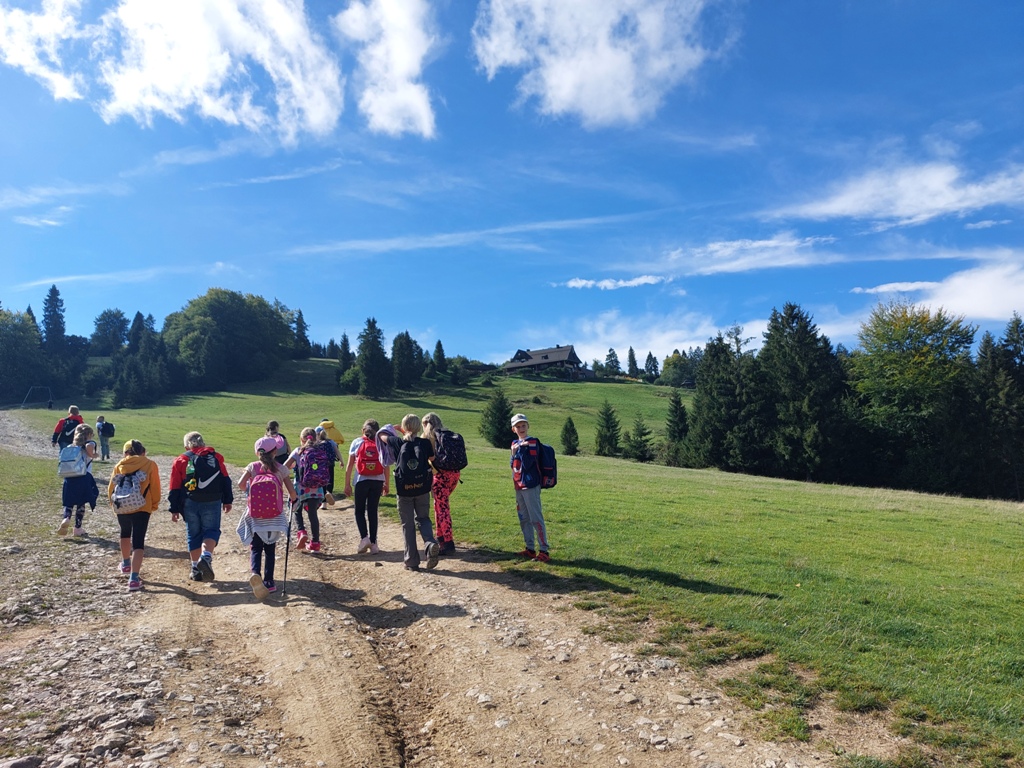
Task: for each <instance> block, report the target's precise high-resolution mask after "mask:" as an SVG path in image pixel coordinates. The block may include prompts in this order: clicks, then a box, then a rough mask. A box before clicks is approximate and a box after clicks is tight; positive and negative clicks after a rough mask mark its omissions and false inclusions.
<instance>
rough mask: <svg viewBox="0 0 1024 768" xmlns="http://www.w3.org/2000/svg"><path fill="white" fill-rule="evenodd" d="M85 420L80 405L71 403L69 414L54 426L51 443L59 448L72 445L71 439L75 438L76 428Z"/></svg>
mask: <svg viewBox="0 0 1024 768" xmlns="http://www.w3.org/2000/svg"><path fill="white" fill-rule="evenodd" d="M84 421H85V419H83V418H82V414H80V413H79V412H78V406H77V405H69V406H68V415H67V416H65V417H64V418H63V419H61V420H60V421H58V422H57V426H55V427H54V428H53V436H52V437H51V438H50V443H51V444H52V445H55V446H57V448H66V447H67V446H69V445H71V441H72V440H74V439H75V430H76V429H78V425H79V424H81V423H83V422H84Z"/></svg>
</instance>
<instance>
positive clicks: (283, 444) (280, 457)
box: [267, 421, 292, 466]
mask: <svg viewBox="0 0 1024 768" xmlns="http://www.w3.org/2000/svg"><path fill="white" fill-rule="evenodd" d="M280 428H281V425H280V424H278V423H277V422H276V421H268V422H267V437H272V438H274V440H276V441H277V449H276V453H275V454H274V460H275V461H276V462H277V463H278V464H280V465H282V466H284V463H285V462H286V461H287V460H288V454H289V453H291V451H292V449H291V446H290V445H288V438H287V437H285V436H284V435H282V434H281V433H280V432H279V431H278V430H279V429H280Z"/></svg>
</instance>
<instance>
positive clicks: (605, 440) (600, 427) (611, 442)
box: [594, 400, 621, 456]
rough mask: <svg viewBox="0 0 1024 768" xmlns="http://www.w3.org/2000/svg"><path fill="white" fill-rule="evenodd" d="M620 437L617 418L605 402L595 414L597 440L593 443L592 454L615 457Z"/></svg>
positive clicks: (609, 405) (609, 404)
mask: <svg viewBox="0 0 1024 768" xmlns="http://www.w3.org/2000/svg"><path fill="white" fill-rule="evenodd" d="M620 436H621V429H620V427H619V417H618V416H616V415H615V409H614V408H612V404H611V403H609V402H608V401H607V400H605V401H604V405H602V406H601V410H600V412H598V414H597V439H596V440H595V443H594V453H595V454H596V455H598V456H617V455H618V453H619V438H620Z"/></svg>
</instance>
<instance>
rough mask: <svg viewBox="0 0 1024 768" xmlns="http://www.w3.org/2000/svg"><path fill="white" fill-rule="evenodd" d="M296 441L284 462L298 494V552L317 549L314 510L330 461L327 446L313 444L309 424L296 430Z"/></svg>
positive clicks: (317, 527) (320, 501)
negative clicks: (296, 443)
mask: <svg viewBox="0 0 1024 768" xmlns="http://www.w3.org/2000/svg"><path fill="white" fill-rule="evenodd" d="M299 442H300V445H299V447H298V448H296V449H295V450H294V451H292V454H291V456H289V457H288V461H286V462H285V464H284V465H285V466H286V467H288V468H289V469H294V470H295V479H296V481H297V482H296V484H295V491H296V493H298V495H299V508H298V509H297V510H296V511H295V520H296V523H297V524H298V526H299V529H298V530H297V531H296V532H295V548H296V549H297V550H299V551H300V552H319V551H320V515H319V514H318V513H317V510H318V509H320V507H321V506H322V505H323V503H324V486H325V485H327V478H328V471H329V470H328V465H329V464H330V456H329V454H328V450H329V447H328V446H326V445H325V444H324V443H319V444H318V443H317V440H316V430H315V429H313V427H306V428H305V429H303V430H302V432H300V433H299ZM303 512H305V513H306V514H307V515H308V516H309V533H307V532H306V521H305V519H304V518H303V516H302V513H303ZM310 534H312V537H311V536H310Z"/></svg>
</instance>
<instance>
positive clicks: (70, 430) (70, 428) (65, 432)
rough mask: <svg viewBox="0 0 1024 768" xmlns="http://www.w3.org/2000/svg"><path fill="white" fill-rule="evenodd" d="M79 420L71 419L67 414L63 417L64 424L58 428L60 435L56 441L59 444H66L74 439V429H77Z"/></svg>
mask: <svg viewBox="0 0 1024 768" xmlns="http://www.w3.org/2000/svg"><path fill="white" fill-rule="evenodd" d="M78 424H79V422H77V421H74V420H72V418H71V417H70V416H69V417H67V418H66V419H64V425H63V426H62V427H61V428H60V436H59V437H58V438H57V442H58V443H60V444H61V445H68V444H70V443H71V442H72V441H73V440H74V439H75V430H76V429H78Z"/></svg>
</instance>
